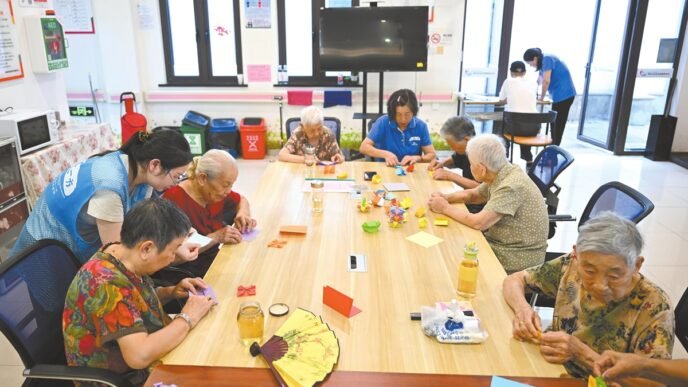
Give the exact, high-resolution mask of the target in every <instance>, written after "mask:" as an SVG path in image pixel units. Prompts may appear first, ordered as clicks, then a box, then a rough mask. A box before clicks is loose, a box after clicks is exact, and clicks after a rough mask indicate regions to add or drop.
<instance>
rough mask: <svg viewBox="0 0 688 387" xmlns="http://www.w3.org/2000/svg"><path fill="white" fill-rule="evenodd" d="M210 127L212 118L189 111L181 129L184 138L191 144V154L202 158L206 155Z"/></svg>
mask: <svg viewBox="0 0 688 387" xmlns="http://www.w3.org/2000/svg"><path fill="white" fill-rule="evenodd" d="M209 125H210V117H208V116H206V115H204V114H201V113H198V112H194V111H189V112H188V113H186V116H184V119H183V120H182V127H181V128H180V130H181V132H182V134H183V135H184V138H186V141H188V142H189V147H190V148H191V154H192V155H194V156H200V155H202V154H203V153H205V151H206V149H207V148H208V143H207V139H206V137H207V135H208V126H209Z"/></svg>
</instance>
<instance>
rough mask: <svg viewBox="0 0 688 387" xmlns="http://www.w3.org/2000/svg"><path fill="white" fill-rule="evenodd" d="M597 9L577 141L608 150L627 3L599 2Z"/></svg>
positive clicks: (619, 0)
mask: <svg viewBox="0 0 688 387" xmlns="http://www.w3.org/2000/svg"><path fill="white" fill-rule="evenodd" d="M596 8H597V9H596V12H595V19H594V20H595V21H594V23H593V32H592V40H591V45H590V55H589V60H588V64H587V65H586V72H587V74H586V80H585V88H584V89H583V90H582V96H581V97H582V98H581V119H580V124H579V126H578V138H579V139H581V140H583V141H586V142H590V143H593V144H595V145H598V146H601V147H604V148H609V146H610V129H609V128H610V122H611V118H612V115H613V112H614V101H615V96H616V95H617V79H618V75H619V62H620V61H621V56H622V50H623V42H624V26H625V25H626V19H627V18H628V16H627V13H628V0H626V1H621V0H615V1H599V2H598V4H597V7H596Z"/></svg>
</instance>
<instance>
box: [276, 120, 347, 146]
mask: <svg viewBox="0 0 688 387" xmlns="http://www.w3.org/2000/svg"><path fill="white" fill-rule="evenodd" d="M300 123H301V119H300V118H298V117H292V118H289V119H287V122H286V124H285V126H286V130H287V140H288V139H289V137H291V132H292V131H294V130H296V128H298V127H299V124H300ZM323 125H325V126H326V127H328V128H329V129H330V131H331V132H332V134H334V138H335V139H336V140H337V144H338V145H339V136H340V134H341V131H342V122H341V121H340V120H339V118H335V117H324V118H323Z"/></svg>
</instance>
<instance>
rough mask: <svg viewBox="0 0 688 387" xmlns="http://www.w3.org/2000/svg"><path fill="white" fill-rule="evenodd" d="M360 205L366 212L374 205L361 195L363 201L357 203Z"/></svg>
mask: <svg viewBox="0 0 688 387" xmlns="http://www.w3.org/2000/svg"><path fill="white" fill-rule="evenodd" d="M356 207H358V210H359V211H361V212H363V213H365V212H368V211H370V207H372V204H371V203H370V202H369V201H368V200H366V198H365V196H363V197H361V201H360V202H359V203H358V204H357V205H356Z"/></svg>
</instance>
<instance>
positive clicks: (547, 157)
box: [528, 145, 574, 238]
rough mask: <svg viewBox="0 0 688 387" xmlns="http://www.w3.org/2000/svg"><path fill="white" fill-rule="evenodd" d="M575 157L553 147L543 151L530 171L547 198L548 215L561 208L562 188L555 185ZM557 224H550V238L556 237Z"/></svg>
mask: <svg viewBox="0 0 688 387" xmlns="http://www.w3.org/2000/svg"><path fill="white" fill-rule="evenodd" d="M573 160H574V158H573V155H571V154H570V153H569V152H567V151H566V150H565V149H564V148H562V147H560V146H557V145H552V146H548V147H547V148H545V149H543V150H542V152H540V153H539V154H538V155H537V156H536V157H535V160H534V161H533V165H532V166H531V167H530V169H529V170H528V176H529V177H530V179H531V180H532V181H533V182H534V183H535V185H536V186H537V187H538V188H539V189H540V192H541V193H542V196H543V197H544V198H545V204H546V205H547V213H548V214H550V215H554V214H556V213H557V207H558V206H559V192H561V187H560V186H559V185H557V184H556V183H555V180H556V179H557V177H559V175H560V174H561V173H562V172H564V170H565V169H566V168H568V167H569V165H571V163H573ZM555 230H556V222H550V229H549V236H548V238H551V237H553V236H554V233H555Z"/></svg>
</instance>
